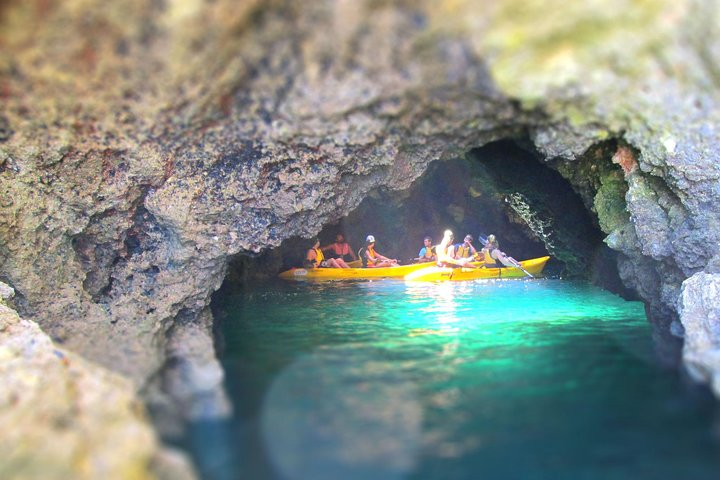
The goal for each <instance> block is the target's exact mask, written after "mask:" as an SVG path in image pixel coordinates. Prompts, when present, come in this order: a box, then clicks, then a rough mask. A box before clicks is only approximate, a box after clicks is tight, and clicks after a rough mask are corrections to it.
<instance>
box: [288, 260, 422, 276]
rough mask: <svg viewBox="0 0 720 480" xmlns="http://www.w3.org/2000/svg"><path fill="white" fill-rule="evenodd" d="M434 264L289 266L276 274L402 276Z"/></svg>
mask: <svg viewBox="0 0 720 480" xmlns="http://www.w3.org/2000/svg"><path fill="white" fill-rule="evenodd" d="M432 265H435V263H433V262H429V263H414V264H412V265H398V266H397V267H376V268H291V269H290V270H286V271H284V272H282V273H281V274H280V275H278V276H279V277H280V278H282V279H284V280H344V279H348V278H355V279H363V278H402V277H404V276H405V275H407V274H408V273H411V272H414V271H415V270H420V269H422V268H427V267H430V266H432Z"/></svg>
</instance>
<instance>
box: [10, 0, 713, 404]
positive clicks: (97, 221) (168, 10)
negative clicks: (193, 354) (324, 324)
mask: <svg viewBox="0 0 720 480" xmlns="http://www.w3.org/2000/svg"><path fill="white" fill-rule="evenodd" d="M0 8H1V9H2V13H3V16H2V20H1V21H0V22H1V23H0V45H2V47H3V48H2V49H1V50H0V52H1V53H0V97H2V107H0V108H1V109H2V110H0V238H1V239H2V243H1V245H0V274H1V275H2V277H3V278H5V279H7V280H8V281H9V282H10V283H11V284H12V286H13V287H15V289H16V292H17V299H16V304H17V306H18V308H19V309H21V311H22V313H23V314H24V315H27V316H29V317H30V318H32V319H35V320H37V322H38V323H39V324H40V326H41V327H42V328H43V329H44V330H45V331H47V332H48V333H49V334H50V335H51V336H52V337H53V339H55V340H56V341H57V342H60V343H61V344H63V345H64V346H66V347H67V348H68V349H71V350H74V351H77V352H80V353H82V354H83V355H84V356H86V357H87V358H90V359H92V360H94V361H97V362H100V363H102V364H104V365H106V366H108V367H110V368H112V369H114V370H116V371H118V372H120V373H122V374H124V375H126V376H127V377H129V378H131V379H132V380H133V381H134V382H135V384H136V385H137V386H138V387H147V388H153V387H152V384H155V383H156V382H157V381H158V379H159V378H161V377H162V374H161V373H160V372H161V370H162V369H163V367H164V366H165V365H166V359H167V358H168V356H170V355H172V352H170V351H169V350H170V349H171V348H172V346H171V344H170V343H169V342H168V338H169V335H168V333H169V332H172V330H173V328H174V326H175V324H176V323H179V321H178V319H180V318H184V319H187V318H193V317H196V316H198V315H199V314H200V313H201V312H203V311H204V310H205V308H206V307H207V305H208V303H209V298H210V294H211V293H212V292H213V291H214V290H216V289H217V288H218V287H219V285H220V283H221V282H222V279H223V277H224V275H225V271H226V265H227V262H228V259H229V258H231V257H232V256H235V255H238V254H247V253H251V252H257V251H260V250H262V249H264V248H267V247H272V246H277V245H279V243H280V242H281V241H282V240H284V239H285V238H288V237H289V236H291V235H300V236H307V237H309V236H311V235H313V234H315V233H317V232H318V231H319V230H320V229H321V228H322V226H323V225H324V224H327V223H330V222H334V221H337V220H338V219H339V218H341V217H342V216H344V215H347V214H348V213H349V212H350V211H352V210H353V209H354V208H355V207H356V206H357V205H358V204H359V202H360V201H361V200H362V199H363V198H364V197H365V196H367V195H368V193H369V192H371V191H372V190H373V189H377V188H380V187H388V188H391V189H403V188H406V187H408V186H409V185H410V184H411V182H412V181H413V180H414V179H415V178H417V177H418V176H419V175H420V174H421V173H422V172H423V171H424V170H425V169H426V168H427V166H428V164H429V163H430V162H433V161H435V160H443V159H448V158H452V157H454V156H458V155H461V154H464V153H465V152H467V151H469V150H470V149H471V148H474V147H478V146H482V145H484V144H486V143H488V142H490V141H493V140H497V139H502V138H514V139H518V138H520V139H524V140H525V141H526V142H528V143H529V144H531V145H532V146H533V147H534V148H535V149H536V150H537V152H539V155H540V158H541V160H542V161H544V162H546V163H547V164H548V165H549V166H551V167H553V168H556V169H557V170H558V171H559V172H561V173H562V174H563V175H564V176H565V178H567V179H568V180H569V181H570V182H571V184H572V185H573V187H574V188H575V189H576V190H577V191H578V192H579V193H580V194H581V195H582V196H583V198H584V200H585V202H586V206H587V208H588V209H589V210H590V211H591V212H593V213H594V214H596V215H597V216H598V222H599V224H600V225H601V227H602V228H603V230H604V231H605V233H606V234H607V240H606V241H607V243H608V245H609V246H610V247H611V248H613V249H615V250H617V251H618V252H620V254H621V255H620V258H621V260H620V263H621V265H620V270H621V274H622V277H623V279H624V281H625V282H626V284H627V285H628V286H630V287H631V288H633V289H635V290H636V291H637V292H638V294H639V295H640V296H641V297H642V298H643V299H645V300H646V302H647V303H648V305H649V306H650V309H649V310H650V312H651V314H652V317H653V320H654V322H655V324H656V325H657V326H658V332H659V335H663V334H666V333H667V332H669V325H670V324H671V322H672V320H673V319H676V318H677V311H678V302H679V299H680V288H681V284H682V282H683V281H684V280H685V279H687V278H689V277H690V276H692V275H694V274H696V273H698V272H701V271H703V270H704V269H705V268H706V266H707V265H708V264H710V263H711V262H712V261H715V262H716V263H717V257H716V256H717V251H718V249H717V246H718V244H719V242H720V222H719V221H718V207H717V205H718V204H720V203H719V202H718V200H720V199H719V198H718V196H720V188H718V185H719V184H720V167H719V166H718V163H717V162H716V158H717V153H718V151H720V135H718V128H719V127H718V125H720V123H719V121H718V120H720V113H719V112H720V110H719V109H718V94H717V91H718V88H717V87H718V85H720V71H719V70H718V67H717V65H720V62H718V60H720V58H719V57H720V44H719V43H718V42H719V39H720V34H718V31H717V25H718V24H720V21H719V20H720V18H719V17H718V15H720V14H719V13H718V7H717V2H716V1H714V0H684V1H677V0H675V1H670V0H651V1H647V2H640V3H639V2H630V1H627V0H610V1H606V2H574V3H572V4H571V5H568V4H567V2H560V1H559V0H550V1H539V0H530V1H528V0H523V1H520V0H502V1H501V0H495V1H486V0H483V1H481V0H476V1H472V0H465V1H463V0H460V1H455V2H435V1H430V0H426V1H419V2H402V1H399V2H390V1H377V0H366V1H356V0H337V1H329V0H327V1H318V2H291V1H281V0H265V1H263V0H247V1H244V2H235V1H230V0H217V1H214V2H207V3H206V2H200V1H195V0H188V1H180V0H171V1H167V2H156V1H152V0H123V1H118V2H112V4H107V3H106V2H105V3H103V2H97V1H93V0H68V1H63V2H60V1H53V0H37V1H20V0H16V1H9V2H4V3H3V4H2V6H0ZM587 172H589V176H588V175H586V174H585V173H587ZM713 259H714V260H713ZM197 332H198V335H205V336H206V337H205V340H202V339H201V340H200V341H201V342H203V341H204V342H206V344H207V345H210V344H211V341H210V338H209V333H208V332H207V330H205V329H202V328H198V329H197ZM188 411H193V409H189V410H188Z"/></svg>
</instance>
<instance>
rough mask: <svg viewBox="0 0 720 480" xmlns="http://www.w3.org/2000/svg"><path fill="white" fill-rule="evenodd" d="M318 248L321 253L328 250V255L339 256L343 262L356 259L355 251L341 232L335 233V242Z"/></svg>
mask: <svg viewBox="0 0 720 480" xmlns="http://www.w3.org/2000/svg"><path fill="white" fill-rule="evenodd" d="M320 250H322V251H323V253H327V252H330V256H332V257H333V258H335V259H337V258H339V259H341V260H344V261H345V262H353V261H355V260H357V256H355V252H353V249H352V247H351V246H350V244H349V243H348V242H347V240H345V235H343V234H342V233H338V234H337V235H335V243H331V244H330V245H327V246H325V247H322V248H321V249H320Z"/></svg>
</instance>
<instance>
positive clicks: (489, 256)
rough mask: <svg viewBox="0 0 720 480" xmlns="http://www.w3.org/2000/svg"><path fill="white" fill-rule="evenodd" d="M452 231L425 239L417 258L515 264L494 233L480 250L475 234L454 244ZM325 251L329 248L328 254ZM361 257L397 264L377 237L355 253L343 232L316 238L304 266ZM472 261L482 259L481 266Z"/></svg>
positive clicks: (454, 263)
mask: <svg viewBox="0 0 720 480" xmlns="http://www.w3.org/2000/svg"><path fill="white" fill-rule="evenodd" d="M453 240H454V236H453V233H452V231H450V230H445V232H444V233H443V239H442V241H441V242H440V243H439V244H438V245H437V246H434V245H433V242H432V238H431V237H425V238H424V239H423V247H422V248H421V249H420V252H418V256H417V258H415V259H414V261H415V262H421V263H425V262H437V265H438V266H440V267H463V268H481V267H489V268H494V267H502V266H503V265H504V266H511V265H513V262H512V258H510V257H507V256H506V255H505V254H504V253H503V252H501V251H500V249H499V248H498V247H499V244H498V241H497V239H496V238H495V235H488V237H487V239H483V240H485V243H484V245H483V247H482V248H481V249H480V250H479V251H478V250H477V249H476V248H475V247H474V246H473V241H474V239H473V236H472V235H470V234H467V235H465V238H464V239H463V242H462V243H458V244H454V243H453ZM326 252H329V253H327V254H326ZM358 258H360V259H361V260H362V263H363V266H365V267H368V268H375V267H393V266H396V265H398V261H397V259H395V258H388V257H386V256H384V255H382V254H380V253H379V252H377V251H376V250H375V237H374V236H373V235H368V236H367V237H366V238H365V247H363V248H361V249H360V250H359V251H358V254H357V255H356V254H355V252H354V251H353V249H352V248H351V247H350V245H349V244H348V242H347V240H345V236H344V235H343V234H342V233H338V234H337V235H336V236H335V243H332V244H330V245H327V246H325V247H322V248H321V247H320V240H319V239H317V238H316V239H314V240H313V246H312V248H310V249H309V250H308V251H307V255H306V256H305V266H306V267H309V268H321V267H325V268H350V265H348V262H357V260H358ZM472 262H482V265H481V266H480V267H478V266H477V265H473V263H472Z"/></svg>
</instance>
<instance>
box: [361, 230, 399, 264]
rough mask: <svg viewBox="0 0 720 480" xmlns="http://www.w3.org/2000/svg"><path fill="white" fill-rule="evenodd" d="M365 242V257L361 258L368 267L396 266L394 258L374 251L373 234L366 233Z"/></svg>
mask: <svg viewBox="0 0 720 480" xmlns="http://www.w3.org/2000/svg"><path fill="white" fill-rule="evenodd" d="M365 244H366V246H365V252H363V254H364V255H365V258H364V259H363V261H364V262H365V264H366V266H367V267H368V268H375V267H396V266H397V264H398V262H397V260H396V259H394V258H388V257H386V256H384V255H380V254H379V253H378V252H376V251H375V237H374V236H372V235H368V236H367V238H366V239H365Z"/></svg>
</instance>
